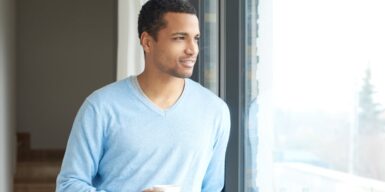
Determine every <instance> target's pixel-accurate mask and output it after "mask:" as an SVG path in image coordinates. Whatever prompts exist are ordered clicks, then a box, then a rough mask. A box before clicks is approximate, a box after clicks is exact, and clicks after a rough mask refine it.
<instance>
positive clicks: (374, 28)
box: [239, 0, 385, 192]
mask: <svg viewBox="0 0 385 192" xmlns="http://www.w3.org/2000/svg"><path fill="white" fill-rule="evenodd" d="M256 2H257V1H256V0H255V1H253V0H246V1H245V4H244V6H245V10H246V12H245V18H246V19H245V22H246V24H245V25H244V26H245V28H244V29H245V31H244V34H245V36H246V39H245V43H244V44H243V45H244V47H245V54H244V55H245V62H244V64H245V72H244V73H245V74H244V77H245V82H244V84H245V90H244V93H243V96H242V97H243V99H244V100H245V107H244V108H243V112H244V113H245V114H246V117H247V118H244V119H243V121H244V127H245V128H244V129H242V128H240V129H239V131H241V132H243V133H244V142H243V143H244V150H245V151H244V157H245V159H244V163H245V164H244V169H245V170H244V182H243V185H244V191H258V190H259V191H260V192H265V191H266V192H270V191H275V192H296V191H301V192H305V191H306V192H325V191H327V192H346V191H360V192H373V191H375V192H382V191H385V164H384V163H383V162H385V155H384V154H385V153H384V152H385V151H384V150H385V112H384V111H385V100H384V98H385V78H384V75H383V74H382V73H383V71H385V70H384V69H385V55H384V54H383V51H384V50H385V36H384V35H383V34H385V26H384V25H383V23H384V21H383V18H385V12H384V11H383V10H384V9H385V3H384V2H382V1H376V0H367V1H358V0H322V1H321V0H293V1H285V0H274V1H270V2H267V1H263V0H262V1H259V5H256ZM256 7H259V8H256ZM273 10H274V11H273ZM258 11H259V12H258ZM254 13H257V14H256V15H254ZM258 15H259V17H258ZM256 26H257V27H256ZM256 28H257V29H258V30H257V31H256V30H255V29H256ZM269 31H270V33H269ZM249 73H250V74H249ZM255 74H256V75H255ZM254 75H255V76H254ZM254 77H255V78H256V79H257V80H258V81H256V80H255V79H254ZM250 78H251V79H250ZM256 82H258V84H259V94H258V96H257V95H256V94H257V92H258V91H257V90H256V87H257V84H256ZM254 98H256V100H254ZM253 118H255V120H253ZM252 128H254V129H252ZM254 182H255V186H257V187H254V188H253V187H252V186H254Z"/></svg>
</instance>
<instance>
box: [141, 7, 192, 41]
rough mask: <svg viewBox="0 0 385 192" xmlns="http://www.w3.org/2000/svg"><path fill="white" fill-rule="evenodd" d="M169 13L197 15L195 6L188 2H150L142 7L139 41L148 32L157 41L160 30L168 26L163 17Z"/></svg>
mask: <svg viewBox="0 0 385 192" xmlns="http://www.w3.org/2000/svg"><path fill="white" fill-rule="evenodd" d="M168 12H173V13H188V14H194V15H197V14H196V10H195V8H194V6H193V5H192V4H191V3H190V2H188V1H187V0H149V1H147V2H146V3H145V4H144V5H143V6H142V9H141V10H140V13H139V18H138V33H139V39H140V36H141V35H142V33H143V32H145V31H146V32H148V33H149V34H150V35H151V37H153V38H154V39H155V40H157V35H158V32H159V30H160V29H162V28H164V27H165V26H166V25H167V23H166V21H164V18H163V17H164V15H165V14H166V13H168Z"/></svg>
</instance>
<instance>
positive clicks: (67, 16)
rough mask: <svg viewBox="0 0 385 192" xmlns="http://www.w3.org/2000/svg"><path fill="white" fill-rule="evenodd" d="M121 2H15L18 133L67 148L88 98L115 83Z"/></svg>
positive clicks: (38, 143)
mask: <svg viewBox="0 0 385 192" xmlns="http://www.w3.org/2000/svg"><path fill="white" fill-rule="evenodd" d="M116 18H117V0H106V1H94V0H81V1H79V0H59V1H50V0H33V1H29V0H26V1H18V3H17V32H18V36H17V42H18V46H17V47H18V49H17V64H18V67H17V83H18V84H17V94H18V98H17V107H18V108H17V130H18V131H19V132H29V133H31V147H32V148H33V149H64V148H65V146H66V142H67V139H68V135H69V132H70V130H71V126H72V122H73V120H74V117H75V114H76V112H77V110H78V109H79V107H80V105H81V103H82V102H83V101H84V99H85V98H86V97H87V96H88V95H89V94H90V93H91V92H92V91H94V90H95V89H98V88H100V87H102V86H104V85H106V84H108V83H111V82H113V81H115V79H116V49H117V48H116V38H117V37H116V34H117V26H116V25H117V19H116Z"/></svg>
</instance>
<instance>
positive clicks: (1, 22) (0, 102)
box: [0, 0, 15, 192]
mask: <svg viewBox="0 0 385 192" xmlns="http://www.w3.org/2000/svg"><path fill="white" fill-rule="evenodd" d="M14 14H15V13H14V2H13V0H0V178H1V179H0V192H9V191H12V178H13V177H12V173H13V172H12V169H11V168H12V167H13V166H11V165H12V162H13V159H14V158H13V157H14V156H13V153H12V151H13V150H12V148H13V144H14V143H13V142H14V139H13V138H14V135H15V134H14V127H13V125H14V123H13V122H14V115H13V114H14V113H13V104H14V102H13V96H14V95H13V93H14V91H13V87H14V83H15V82H14V70H13V69H14V66H15V62H14V54H15V51H14V47H15V46H14V32H15V31H14Z"/></svg>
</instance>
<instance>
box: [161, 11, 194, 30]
mask: <svg viewBox="0 0 385 192" xmlns="http://www.w3.org/2000/svg"><path fill="white" fill-rule="evenodd" d="M163 19H164V21H165V23H166V26H165V28H164V30H166V31H168V32H169V33H171V34H177V33H180V34H184V35H191V34H193V35H194V36H195V35H196V34H199V33H200V32H199V21H198V18H197V16H196V15H194V14H188V13H173V12H170V13H166V15H165V16H164V18H163Z"/></svg>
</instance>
